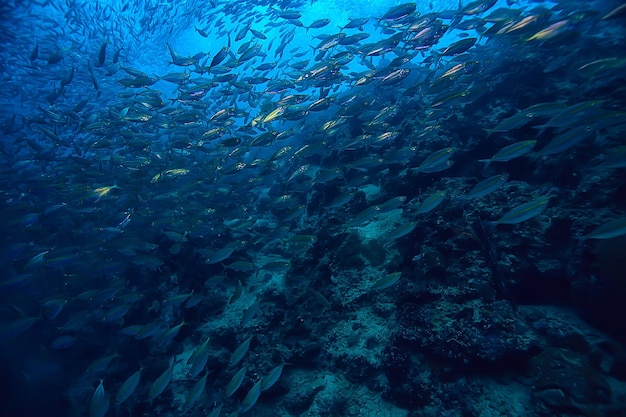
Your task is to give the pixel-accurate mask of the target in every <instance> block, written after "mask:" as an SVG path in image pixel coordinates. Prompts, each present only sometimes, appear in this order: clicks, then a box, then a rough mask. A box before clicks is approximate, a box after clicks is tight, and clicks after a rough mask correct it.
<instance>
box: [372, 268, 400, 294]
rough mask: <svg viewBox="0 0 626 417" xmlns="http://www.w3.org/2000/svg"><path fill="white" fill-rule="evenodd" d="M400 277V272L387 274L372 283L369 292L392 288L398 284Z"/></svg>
mask: <svg viewBox="0 0 626 417" xmlns="http://www.w3.org/2000/svg"><path fill="white" fill-rule="evenodd" d="M401 277H402V272H392V273H391V274H387V275H385V276H384V277H382V278H380V279H378V280H377V281H376V282H374V283H373V284H372V286H371V287H370V291H379V290H384V289H386V288H389V287H393V286H394V285H396V284H397V283H398V281H399V280H400V278H401Z"/></svg>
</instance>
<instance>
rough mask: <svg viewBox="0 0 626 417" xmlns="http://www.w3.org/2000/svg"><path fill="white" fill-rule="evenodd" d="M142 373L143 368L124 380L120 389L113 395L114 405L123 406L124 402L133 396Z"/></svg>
mask: <svg viewBox="0 0 626 417" xmlns="http://www.w3.org/2000/svg"><path fill="white" fill-rule="evenodd" d="M142 371H143V368H140V369H139V370H138V371H137V372H135V373H134V374H132V375H131V376H129V377H128V378H126V380H125V381H124V382H123V383H122V385H121V386H120V388H119V389H118V390H117V393H116V394H115V405H120V404H123V403H124V402H125V401H126V400H128V399H129V398H130V396H131V395H133V393H134V392H135V390H136V389H137V387H138V386H139V382H140V380H141V372H142Z"/></svg>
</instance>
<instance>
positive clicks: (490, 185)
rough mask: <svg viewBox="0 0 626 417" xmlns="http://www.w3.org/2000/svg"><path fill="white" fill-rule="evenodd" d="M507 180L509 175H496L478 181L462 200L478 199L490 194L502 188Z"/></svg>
mask: <svg viewBox="0 0 626 417" xmlns="http://www.w3.org/2000/svg"><path fill="white" fill-rule="evenodd" d="M508 179H509V174H508V173H505V174H497V175H494V176H492V177H489V178H487V179H484V180H482V181H480V182H479V183H478V184H476V185H475V186H474V187H472V189H471V190H469V191H468V192H467V194H465V195H464V196H463V197H464V198H480V197H484V196H486V195H488V194H491V193H492V192H494V191H495V190H497V189H498V188H500V187H502V186H503V185H504V184H505V183H506V181H507V180H508Z"/></svg>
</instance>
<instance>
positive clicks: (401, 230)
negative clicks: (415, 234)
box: [386, 221, 419, 240]
mask: <svg viewBox="0 0 626 417" xmlns="http://www.w3.org/2000/svg"><path fill="white" fill-rule="evenodd" d="M418 223H419V222H418V221H414V222H408V223H404V224H401V225H399V226H397V227H395V228H394V229H393V230H391V232H389V233H388V234H387V235H386V237H387V239H388V240H395V239H400V238H401V237H403V236H406V235H408V234H409V233H411V232H412V231H413V230H415V227H416V226H417V225H418Z"/></svg>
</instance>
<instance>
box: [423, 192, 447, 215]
mask: <svg viewBox="0 0 626 417" xmlns="http://www.w3.org/2000/svg"><path fill="white" fill-rule="evenodd" d="M446 194H447V192H446V191H445V190H441V191H435V192H434V193H432V194H431V195H429V196H427V197H426V198H424V200H422V203H421V204H420V205H419V207H418V208H417V212H416V214H426V213H428V212H430V211H432V210H434V209H435V208H437V206H439V204H441V203H442V202H443V200H444V199H445V198H446Z"/></svg>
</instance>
